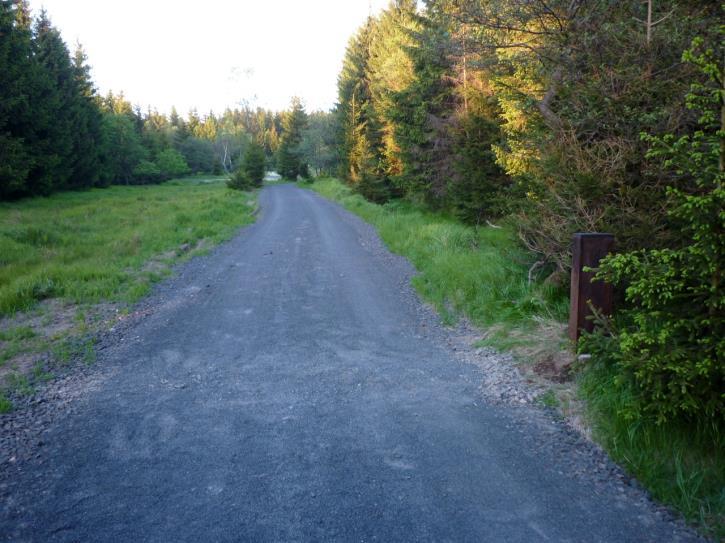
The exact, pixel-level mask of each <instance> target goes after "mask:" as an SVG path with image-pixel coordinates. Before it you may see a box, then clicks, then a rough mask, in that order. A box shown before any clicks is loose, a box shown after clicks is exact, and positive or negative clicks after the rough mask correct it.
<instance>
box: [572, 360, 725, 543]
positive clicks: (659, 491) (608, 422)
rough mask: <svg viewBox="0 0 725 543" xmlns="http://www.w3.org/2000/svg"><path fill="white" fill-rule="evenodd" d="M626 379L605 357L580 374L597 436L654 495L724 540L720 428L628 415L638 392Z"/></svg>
mask: <svg viewBox="0 0 725 543" xmlns="http://www.w3.org/2000/svg"><path fill="white" fill-rule="evenodd" d="M621 378H622V377H621V375H619V374H617V373H616V372H615V371H614V366H613V365H612V364H611V363H608V362H607V361H606V360H595V361H594V362H593V363H592V364H591V365H590V366H589V367H587V368H586V370H585V371H584V372H582V374H581V376H580V379H579V384H580V394H581V396H582V397H583V398H584V399H585V400H586V403H587V412H588V416H589V423H590V425H591V427H592V430H593V433H594V437H595V438H596V439H597V441H599V443H601V444H602V446H604V448H605V449H606V450H607V451H608V452H609V454H610V456H611V457H612V458H613V459H614V460H615V461H616V462H618V463H619V464H621V465H622V466H624V467H625V469H626V470H627V471H628V472H629V473H631V474H632V475H634V476H635V477H636V478H637V480H638V481H640V482H641V483H642V484H643V485H644V486H645V487H646V488H647V489H648V490H649V491H650V493H651V494H652V496H653V497H654V498H655V499H657V500H658V501H660V502H662V503H666V504H668V505H671V506H672V507H674V508H676V509H677V510H679V511H680V512H682V513H683V515H684V516H685V518H687V519H688V520H689V521H691V522H694V523H696V524H697V525H698V526H699V527H700V528H701V529H702V530H703V531H704V532H705V533H707V534H708V535H710V536H714V537H715V538H717V539H723V538H725V470H724V469H723V458H725V440H724V439H723V435H722V434H721V433H720V429H719V428H717V427H704V426H703V425H701V424H698V423H697V422H696V421H691V422H689V423H685V422H682V421H671V422H666V423H663V424H657V423H656V422H655V420H654V419H653V418H651V417H647V416H644V415H641V416H639V417H637V418H632V417H631V416H630V417H628V416H626V415H625V414H626V413H631V411H632V410H631V406H632V404H635V403H636V402H637V395H638V392H637V390H636V389H635V387H634V385H629V386H621V384H620V383H619V380H621Z"/></svg>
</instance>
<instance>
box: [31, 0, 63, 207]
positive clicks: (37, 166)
mask: <svg viewBox="0 0 725 543" xmlns="http://www.w3.org/2000/svg"><path fill="white" fill-rule="evenodd" d="M33 34H34V36H33V37H34V39H33V52H34V58H35V60H36V61H37V65H38V66H37V68H38V69H37V77H35V78H34V83H35V85H34V86H33V92H32V94H31V96H30V100H31V102H30V107H31V109H32V111H33V128H34V130H33V132H34V134H33V135H34V137H33V138H32V139H31V140H28V143H30V144H31V145H32V149H33V151H34V154H35V161H34V165H33V166H34V167H33V169H32V170H31V172H30V176H29V180H28V181H29V185H30V189H31V192H32V193H34V194H49V193H50V192H52V191H53V190H57V189H60V188H65V187H66V186H67V182H68V180H69V179H70V176H71V174H72V172H73V137H72V130H73V122H72V103H73V86H74V82H73V81H74V77H73V70H72V67H71V60H70V54H69V53H68V49H67V47H66V45H65V43H64V42H63V39H62V38H61V36H60V32H58V30H57V29H56V28H54V27H53V25H52V24H51V22H50V19H49V18H48V15H47V13H46V12H45V11H41V12H40V16H39V17H38V19H37V20H36V22H35V25H34V29H33Z"/></svg>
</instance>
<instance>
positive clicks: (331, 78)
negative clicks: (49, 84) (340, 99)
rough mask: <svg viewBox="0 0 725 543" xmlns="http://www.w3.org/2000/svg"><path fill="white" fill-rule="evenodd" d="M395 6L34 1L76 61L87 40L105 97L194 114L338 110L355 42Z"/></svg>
mask: <svg viewBox="0 0 725 543" xmlns="http://www.w3.org/2000/svg"><path fill="white" fill-rule="evenodd" d="M387 4H388V0H236V1H235V0H196V1H189V0H176V1H173V0H143V1H142V0H124V1H122V2H118V1H113V2H112V1H109V0H31V1H30V6H31V8H32V9H33V14H34V15H37V14H38V12H39V11H40V9H41V7H45V9H46V10H47V12H48V14H49V16H50V19H51V21H52V22H53V24H54V26H55V27H56V28H58V29H59V30H60V31H61V33H62V35H63V38H64V40H65V41H66V44H68V46H69V48H70V49H71V52H72V51H73V49H74V48H75V42H76V40H78V41H80V42H81V44H82V45H83V47H84V48H85V50H86V54H87V55H88V62H89V64H90V65H91V67H92V73H93V80H94V82H95V84H96V86H97V88H98V89H99V91H100V92H101V93H102V94H105V93H106V92H107V91H108V90H113V91H114V92H119V91H123V92H124V94H125V95H126V97H127V98H128V99H129V100H130V101H131V102H132V103H134V104H139V105H141V106H142V107H143V108H144V109H146V106H148V105H151V106H152V107H155V108H158V109H159V111H161V112H165V113H168V111H169V110H170V109H171V106H172V105H174V106H176V108H177V109H178V111H179V113H181V114H182V115H186V113H187V112H188V110H189V109H190V108H192V107H196V108H197V109H198V110H199V112H200V113H202V114H203V113H205V112H208V111H209V110H210V109H213V110H214V111H218V112H220V111H222V110H223V109H224V108H225V107H227V106H229V107H234V106H235V105H238V104H239V103H240V102H241V101H242V100H246V101H247V102H248V103H249V104H250V105H252V106H261V107H265V108H270V109H276V110H280V109H284V108H286V107H287V105H288V104H289V100H290V97H292V96H295V95H296V96H300V97H301V98H302V99H303V101H304V103H305V104H306V106H307V109H308V111H311V110H314V109H329V108H330V107H332V105H333V104H334V102H335V99H336V95H337V83H336V82H337V75H338V73H339V71H340V67H341V65H342V57H343V55H344V53H345V47H346V45H347V41H348V39H349V37H350V36H351V35H352V33H353V32H354V31H355V30H356V29H357V28H358V27H359V26H360V25H361V24H363V22H364V21H365V18H366V17H367V16H368V13H369V12H370V10H372V13H373V14H376V13H377V12H378V11H379V10H380V9H382V8H383V7H385V6H386V5H387Z"/></svg>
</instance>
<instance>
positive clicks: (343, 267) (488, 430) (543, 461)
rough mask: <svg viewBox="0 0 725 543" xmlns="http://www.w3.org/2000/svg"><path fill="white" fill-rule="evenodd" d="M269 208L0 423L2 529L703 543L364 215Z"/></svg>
mask: <svg viewBox="0 0 725 543" xmlns="http://www.w3.org/2000/svg"><path fill="white" fill-rule="evenodd" d="M260 203H261V213H260V215H259V217H258V221H257V222H256V223H255V224H254V225H252V226H250V227H248V228H246V229H244V230H243V231H241V232H240V234H239V235H238V236H236V237H235V238H234V239H233V240H231V241H230V242H228V243H226V244H224V245H222V246H220V247H218V248H217V249H215V250H214V251H213V252H212V253H211V254H210V255H209V256H206V257H201V258H196V259H193V260H192V261H190V262H188V263H186V264H184V265H183V266H181V267H180V268H179V269H178V270H177V274H176V275H175V276H174V277H173V278H172V279H170V280H168V281H165V282H164V283H162V284H160V285H159V286H158V288H157V289H156V290H155V292H154V294H152V295H151V296H150V297H149V298H148V299H146V300H145V301H144V302H142V303H141V304H140V305H139V306H138V307H137V308H136V311H135V313H134V316H133V317H132V318H129V319H127V321H125V322H124V323H120V324H119V325H118V326H117V327H116V329H114V330H112V331H111V332H109V333H108V334H106V335H104V337H102V338H101V340H100V343H99V356H98V361H97V363H96V364H95V365H94V366H93V367H92V368H90V369H83V370H78V371H77V372H76V373H73V374H70V375H68V376H66V377H64V378H62V379H59V380H57V381H56V382H54V383H52V384H51V385H49V386H48V387H47V388H46V389H44V390H43V391H41V392H40V393H39V394H38V395H37V396H36V397H34V398H32V399H29V400H28V401H27V403H28V405H27V406H25V407H23V408H22V409H20V410H18V411H16V412H15V413H13V414H10V415H6V416H4V417H0V429H1V430H2V441H0V445H2V448H3V449H4V451H3V453H2V455H0V500H2V501H1V502H0V539H2V540H8V541H175V542H177V541H178V542H181V541H194V542H197V541H436V542H440V541H477V542H479V541H507V542H516V541H556V542H559V541H587V542H596V541H614V542H627V541H633V542H634V541H636V542H642V541H657V542H664V541H697V540H698V538H697V536H695V535H694V534H693V533H692V532H691V531H690V530H689V529H688V528H686V527H685V526H684V525H683V524H682V522H681V521H679V520H677V519H674V518H673V517H672V516H671V515H670V514H669V513H668V512H667V511H665V510H663V509H662V508H661V507H658V506H657V505H655V504H653V503H652V502H651V501H650V500H649V499H648V498H647V496H646V495H645V493H644V492H643V491H642V490H641V489H639V488H638V487H637V485H636V484H634V483H632V482H631V481H629V480H628V479H627V478H626V477H625V476H624V475H623V474H622V473H621V472H620V471H619V470H618V469H617V468H616V467H615V466H613V465H612V464H611V463H610V462H609V461H608V460H607V459H606V457H605V456H604V455H603V454H602V453H601V452H600V451H599V450H598V449H597V448H596V447H594V446H592V445H591V444H589V443H587V442H586V441H585V440H584V439H582V438H581V437H579V436H578V435H576V434H575V433H574V432H572V431H570V430H569V429H567V427H566V426H565V425H564V424H563V423H561V422H560V421H557V420H556V419H555V417H553V416H551V415H550V414H547V413H546V412H544V411H542V410H541V409H540V408H537V407H535V406H532V405H531V404H530V403H528V400H530V395H531V394H530V391H529V392H527V389H526V386H525V384H523V383H520V382H517V381H516V377H515V376H514V373H515V372H514V373H512V370H511V369H510V367H508V366H507V365H506V361H505V360H504V359H498V358H497V355H494V354H492V353H490V352H480V351H474V350H472V349H469V350H468V351H466V347H465V342H460V341H459V342H457V341H456V336H455V334H456V332H455V331H451V330H447V329H445V328H444V327H443V326H442V325H441V324H440V323H439V320H438V319H437V317H436V316H435V314H434V313H433V312H432V311H431V310H430V309H429V308H427V307H426V306H425V305H423V304H421V302H420V301H419V300H418V299H417V297H416V296H415V294H414V293H413V292H412V291H411V289H410V287H409V282H410V277H411V275H412V274H413V270H412V269H411V267H410V265H409V264H408V263H407V262H406V261H405V260H404V259H402V258H400V257H397V256H394V255H391V254H390V253H389V252H388V251H387V250H386V249H385V248H384V247H383V246H382V244H381V243H380V240H379V239H378V238H377V236H376V235H375V233H374V231H373V230H372V228H371V227H370V226H368V225H366V224H364V223H363V222H361V221H360V220H359V219H357V218H356V217H354V216H352V215H350V214H349V213H347V212H346V211H344V210H342V209H341V208H340V207H339V206H337V205H335V204H332V203H330V202H328V201H326V200H324V199H322V198H320V197H318V196H317V195H315V194H313V193H311V192H308V191H304V190H301V189H298V188H296V187H294V186H290V185H279V186H271V187H267V188H265V189H264V190H263V191H262V193H261V196H260ZM461 345H463V346H461ZM497 364H498V365H499V366H500V367H501V369H500V370H498V369H496V365H497ZM494 374H495V375H494ZM501 388H504V389H505V391H503V392H502V391H501V390H499V389H501ZM512 391H513V392H512ZM504 392H505V393H504ZM502 398H503V400H502Z"/></svg>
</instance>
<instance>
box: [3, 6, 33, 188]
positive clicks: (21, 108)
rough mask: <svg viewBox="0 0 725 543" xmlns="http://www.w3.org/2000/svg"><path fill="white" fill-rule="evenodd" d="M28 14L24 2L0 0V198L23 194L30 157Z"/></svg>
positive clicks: (31, 61) (30, 166)
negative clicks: (0, 37)
mask: <svg viewBox="0 0 725 543" xmlns="http://www.w3.org/2000/svg"><path fill="white" fill-rule="evenodd" d="M26 17H29V13H28V11H27V5H26V4H25V3H24V2H14V1H10V0H1V1H0V36H2V39H0V199H5V198H12V197H17V196H21V195H23V194H25V193H26V192H27V190H28V188H27V178H28V174H29V173H30V170H31V169H32V167H33V162H34V161H33V156H32V152H31V149H30V148H29V145H28V142H27V137H28V135H29V134H30V132H31V130H32V118H31V111H30V104H29V96H28V89H29V87H30V83H31V81H30V76H31V75H32V73H33V70H32V63H33V60H32V49H31V34H30V26H29V25H30V23H29V21H24V19H25V18H26Z"/></svg>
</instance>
